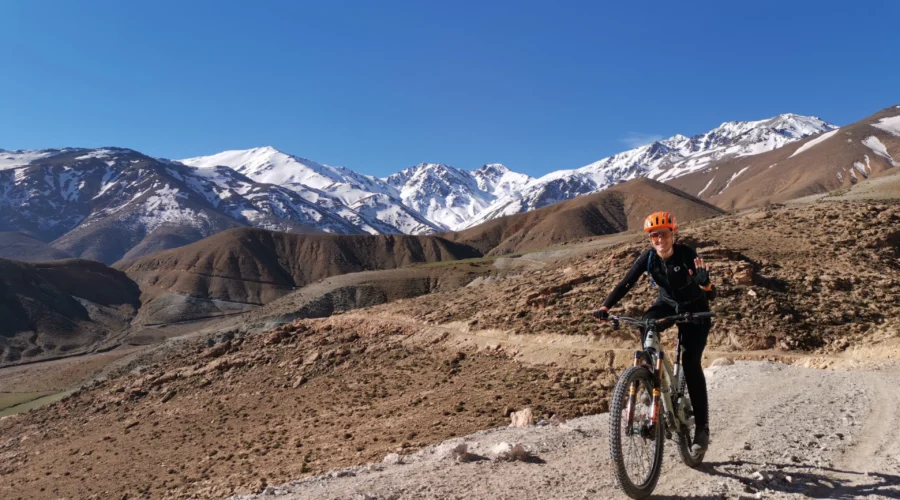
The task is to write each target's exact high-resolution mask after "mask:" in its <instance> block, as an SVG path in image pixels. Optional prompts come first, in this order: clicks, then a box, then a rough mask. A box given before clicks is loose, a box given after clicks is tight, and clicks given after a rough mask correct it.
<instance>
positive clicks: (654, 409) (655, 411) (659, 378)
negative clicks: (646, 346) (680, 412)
mask: <svg viewBox="0 0 900 500" xmlns="http://www.w3.org/2000/svg"><path fill="white" fill-rule="evenodd" d="M656 354H657V357H656V373H655V374H654V375H655V376H656V384H654V386H653V404H652V405H651V406H650V423H651V425H653V426H656V425H657V424H658V423H659V412H660V408H661V407H662V401H661V397H660V392H659V388H660V387H662V384H663V356H665V353H664V352H662V351H659V352H658V353H656Z"/></svg>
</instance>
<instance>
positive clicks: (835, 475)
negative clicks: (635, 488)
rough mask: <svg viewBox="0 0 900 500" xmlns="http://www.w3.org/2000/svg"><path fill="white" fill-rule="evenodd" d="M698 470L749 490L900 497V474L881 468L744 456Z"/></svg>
mask: <svg viewBox="0 0 900 500" xmlns="http://www.w3.org/2000/svg"><path fill="white" fill-rule="evenodd" d="M697 470H699V471H702V472H706V473H707V474H710V475H713V476H721V477H726V478H730V479H734V480H737V481H739V482H741V483H742V484H743V485H744V486H745V488H746V490H745V491H746V492H747V493H755V492H757V491H765V490H766V489H769V490H772V491H779V492H784V493H795V494H802V495H805V496H808V497H811V498H840V499H852V498H859V497H865V496H867V495H879V496H882V497H885V498H897V499H900V476H895V475H891V474H883V473H878V472H869V473H864V472H856V471H848V470H840V469H835V468H831V467H816V466H811V465H802V464H771V463H769V464H760V463H755V462H747V461H743V460H735V461H731V462H711V463H706V464H703V465H701V466H700V467H698V468H697ZM748 470H749V471H751V472H748ZM757 471H758V472H757ZM750 490H753V491H750ZM670 498H676V497H670ZM677 498H695V497H677Z"/></svg>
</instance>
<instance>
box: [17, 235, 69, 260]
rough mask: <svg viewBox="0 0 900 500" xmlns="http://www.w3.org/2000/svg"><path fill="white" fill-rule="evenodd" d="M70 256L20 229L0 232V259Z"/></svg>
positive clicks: (67, 257)
mask: <svg viewBox="0 0 900 500" xmlns="http://www.w3.org/2000/svg"><path fill="white" fill-rule="evenodd" d="M70 258H72V256H71V255H70V254H68V253H66V252H63V251H62V250H58V249H56V248H53V247H52V246H50V245H49V244H47V243H44V242H43V241H40V240H37V239H35V238H32V237H31V236H29V235H27V234H25V233H23V232H21V231H4V232H0V259H12V260H21V261H24V262H46V261H51V260H60V259H70Z"/></svg>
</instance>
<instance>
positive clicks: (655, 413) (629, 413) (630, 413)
mask: <svg viewBox="0 0 900 500" xmlns="http://www.w3.org/2000/svg"><path fill="white" fill-rule="evenodd" d="M642 354H643V353H642V352H641V351H636V352H635V353H634V361H633V364H632V366H637V365H638V362H639V361H640V360H641V357H642ZM662 357H663V353H662V352H660V353H659V356H658V357H657V358H656V370H655V373H654V375H655V376H656V383H655V384H654V387H653V392H652V395H653V396H652V399H651V405H650V427H651V428H653V427H655V426H656V425H657V424H658V423H659V413H660V408H661V407H662V400H661V394H660V391H659V388H660V387H662V384H663V379H662V378H663V377H662V370H663V361H662ZM638 384H639V382H638V381H634V382H632V383H631V387H629V388H628V404H627V405H626V406H625V428H626V429H632V428H633V427H632V424H633V423H634V406H635V402H636V400H637V391H638Z"/></svg>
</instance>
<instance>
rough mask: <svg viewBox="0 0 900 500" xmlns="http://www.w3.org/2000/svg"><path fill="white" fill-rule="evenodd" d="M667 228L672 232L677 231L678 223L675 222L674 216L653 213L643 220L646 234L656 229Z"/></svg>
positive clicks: (666, 213) (667, 213)
mask: <svg viewBox="0 0 900 500" xmlns="http://www.w3.org/2000/svg"><path fill="white" fill-rule="evenodd" d="M664 228H668V229H671V230H672V231H675V230H676V229H678V223H677V222H675V216H674V215H672V214H670V213H669V212H653V213H652V214H650V215H648V216H647V218H646V219H644V231H647V232H648V233H649V232H651V231H655V230H657V229H664Z"/></svg>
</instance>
